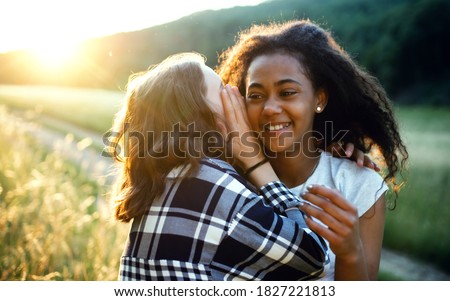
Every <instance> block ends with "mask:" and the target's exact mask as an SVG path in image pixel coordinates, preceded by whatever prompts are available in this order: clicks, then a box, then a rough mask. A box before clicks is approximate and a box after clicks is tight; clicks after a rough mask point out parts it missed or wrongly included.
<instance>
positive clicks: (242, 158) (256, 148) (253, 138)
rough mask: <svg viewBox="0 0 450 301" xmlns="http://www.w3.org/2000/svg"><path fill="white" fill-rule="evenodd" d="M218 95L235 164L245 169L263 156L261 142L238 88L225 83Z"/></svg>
mask: <svg viewBox="0 0 450 301" xmlns="http://www.w3.org/2000/svg"><path fill="white" fill-rule="evenodd" d="M220 96H221V98H222V105H223V109H224V115H225V116H224V117H225V122H226V125H227V129H228V133H227V142H228V143H231V148H232V153H233V157H234V159H235V160H236V161H237V164H238V165H239V166H240V167H241V168H243V169H244V170H247V169H248V168H249V167H250V166H253V165H254V164H256V163H258V162H260V161H261V160H263V159H264V158H265V157H264V154H263V152H262V147H261V144H260V143H259V139H258V137H257V135H256V133H255V132H254V131H252V129H251V127H250V123H249V121H248V118H247V109H246V107H245V102H244V98H243V97H242V95H241V94H240V93H239V90H238V88H237V87H231V86H230V85H226V86H225V87H224V88H223V89H222V91H221V95H220Z"/></svg>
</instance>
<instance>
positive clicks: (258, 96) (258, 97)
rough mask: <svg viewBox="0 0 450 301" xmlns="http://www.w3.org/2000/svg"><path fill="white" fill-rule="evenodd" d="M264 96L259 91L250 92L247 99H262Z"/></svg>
mask: <svg viewBox="0 0 450 301" xmlns="http://www.w3.org/2000/svg"><path fill="white" fill-rule="evenodd" d="M261 98H262V96H261V94H257V93H250V94H248V95H247V100H254V99H261Z"/></svg>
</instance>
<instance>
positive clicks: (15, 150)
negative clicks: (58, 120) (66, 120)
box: [0, 108, 128, 280]
mask: <svg viewBox="0 0 450 301" xmlns="http://www.w3.org/2000/svg"><path fill="white" fill-rule="evenodd" d="M6 114H8V113H7V112H6V110H5V109H4V108H0V128H1V131H0V241H1V244H0V280H52V279H53V280H115V279H116V278H117V271H118V264H119V259H120V254H121V252H122V248H123V244H124V240H125V237H126V233H127V230H128V229H127V226H125V225H122V224H119V223H117V222H116V221H114V220H113V219H112V218H111V214H110V211H109V210H105V208H108V206H101V204H106V203H105V202H107V201H106V199H105V195H106V194H107V192H108V191H107V190H108V188H107V187H105V186H103V185H101V183H98V182H96V181H93V180H91V179H88V178H87V177H86V176H85V175H84V174H83V173H82V172H81V171H80V170H79V168H77V167H76V166H75V165H73V164H70V163H68V162H66V161H65V160H64V159H63V156H62V154H61V153H60V151H59V150H58V148H56V149H55V150H52V151H48V150H47V149H45V148H44V147H42V146H40V145H39V144H37V143H36V141H35V140H34V139H33V137H29V136H28V135H27V134H26V133H25V132H24V130H23V129H22V128H23V127H22V126H17V124H10V123H8V122H5V120H8V118H4V117H5V116H6ZM100 209H102V210H100Z"/></svg>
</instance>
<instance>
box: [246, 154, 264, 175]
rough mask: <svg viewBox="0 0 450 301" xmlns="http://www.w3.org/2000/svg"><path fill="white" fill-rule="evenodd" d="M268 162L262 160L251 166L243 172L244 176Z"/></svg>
mask: <svg viewBox="0 0 450 301" xmlns="http://www.w3.org/2000/svg"><path fill="white" fill-rule="evenodd" d="M268 161H269V158H264V159H263V160H261V161H259V162H258V163H256V164H255V165H253V166H252V167H250V168H249V169H247V170H246V171H245V172H244V176H248V175H249V174H250V173H251V172H252V171H254V170H255V169H257V168H258V167H260V166H261V165H263V164H264V163H267V162H268Z"/></svg>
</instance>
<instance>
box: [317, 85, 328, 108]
mask: <svg viewBox="0 0 450 301" xmlns="http://www.w3.org/2000/svg"><path fill="white" fill-rule="evenodd" d="M316 100H317V101H316V113H322V112H323V110H325V107H326V106H327V103H328V93H327V91H326V90H325V89H319V90H317V92H316Z"/></svg>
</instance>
